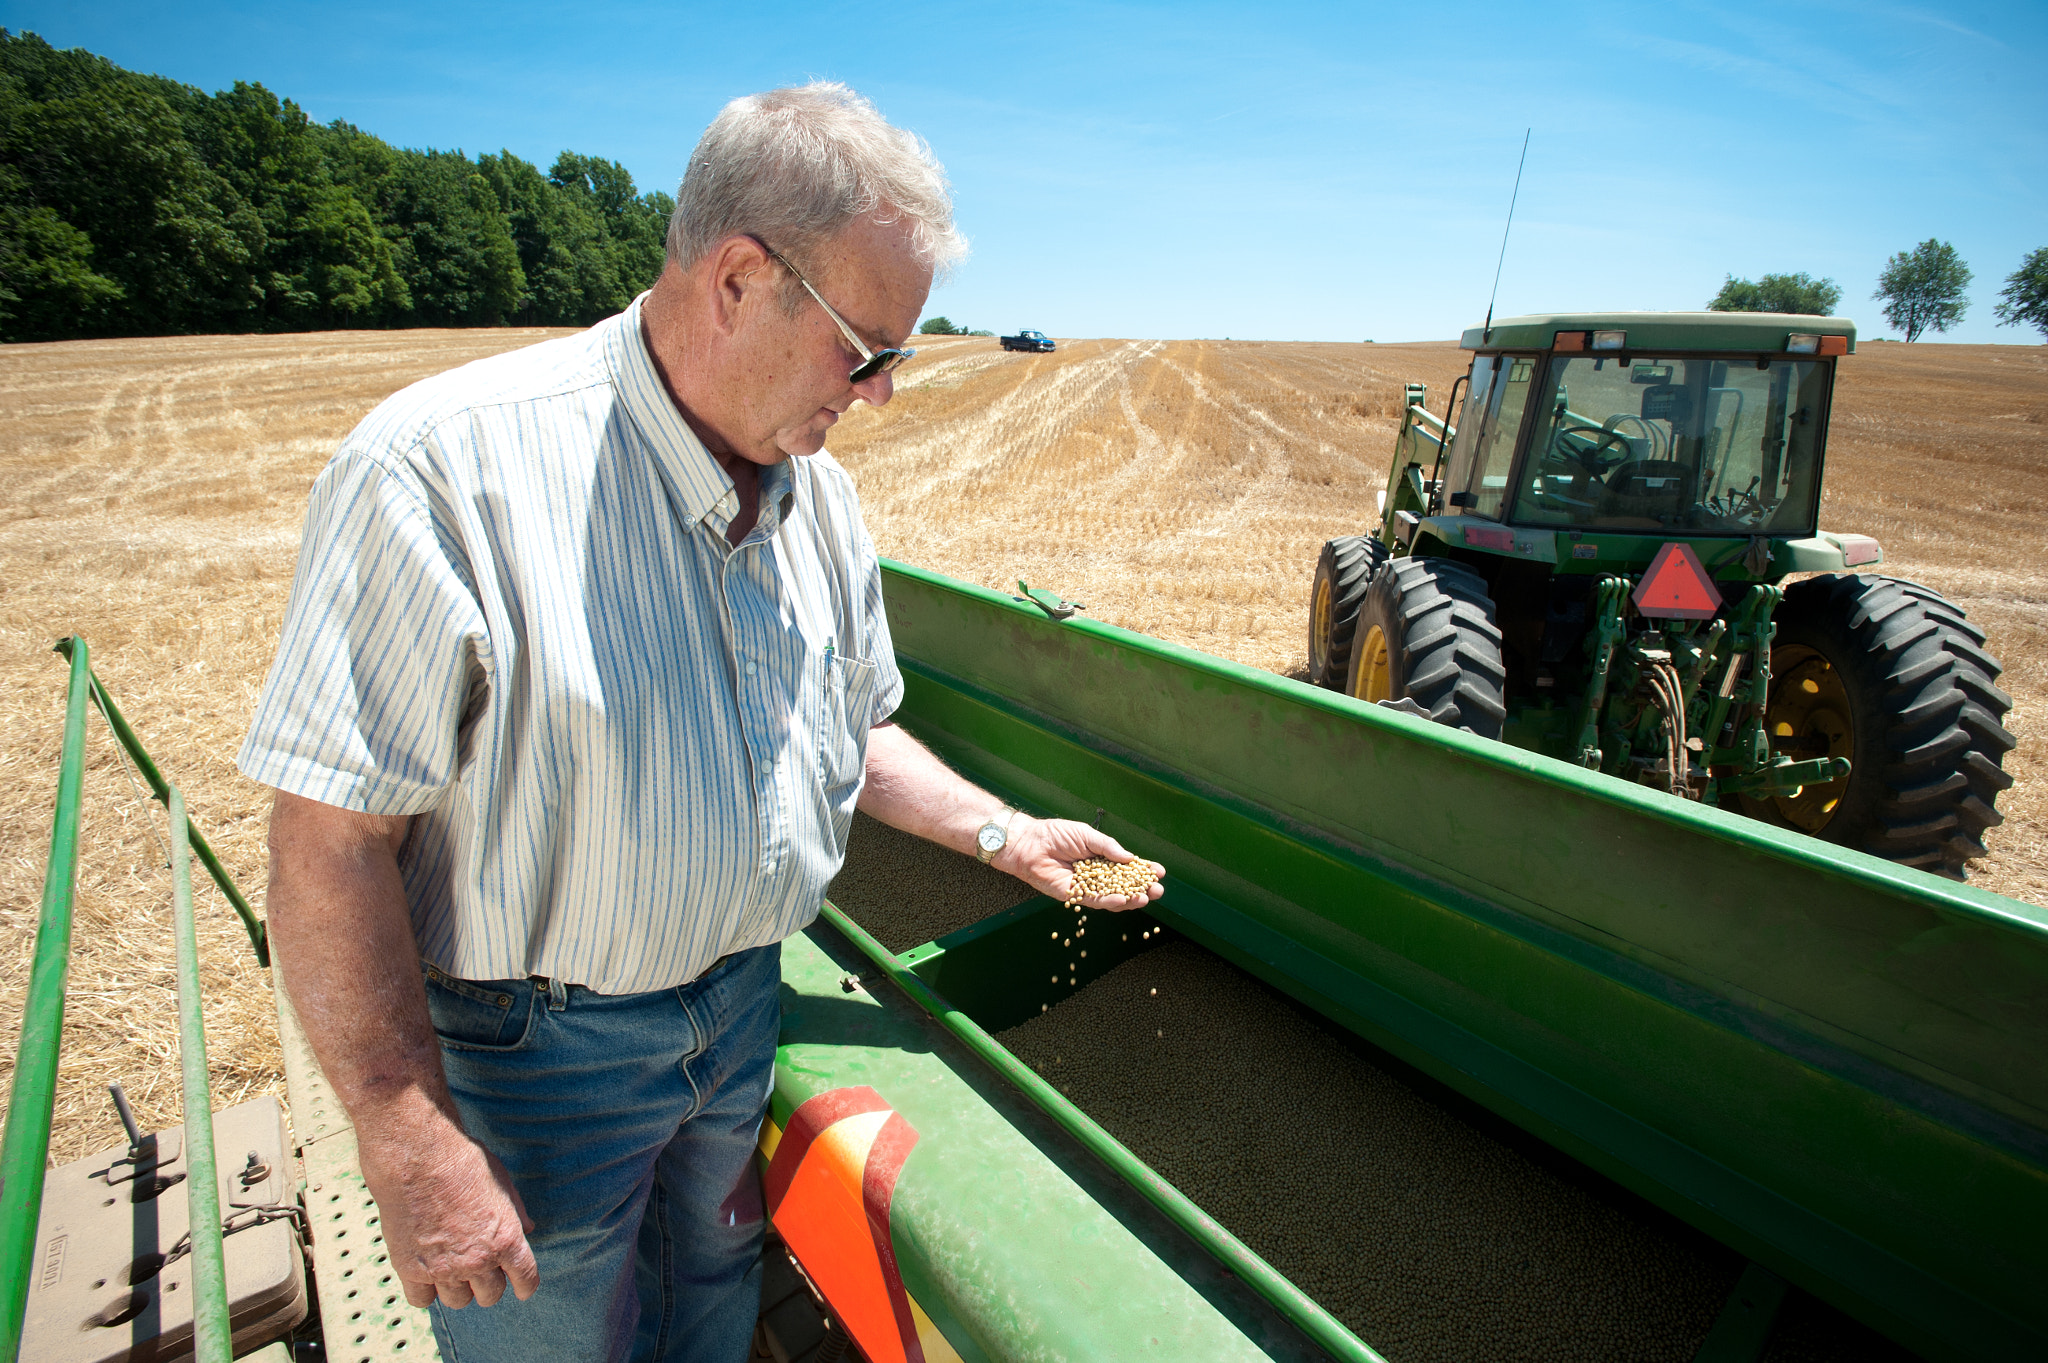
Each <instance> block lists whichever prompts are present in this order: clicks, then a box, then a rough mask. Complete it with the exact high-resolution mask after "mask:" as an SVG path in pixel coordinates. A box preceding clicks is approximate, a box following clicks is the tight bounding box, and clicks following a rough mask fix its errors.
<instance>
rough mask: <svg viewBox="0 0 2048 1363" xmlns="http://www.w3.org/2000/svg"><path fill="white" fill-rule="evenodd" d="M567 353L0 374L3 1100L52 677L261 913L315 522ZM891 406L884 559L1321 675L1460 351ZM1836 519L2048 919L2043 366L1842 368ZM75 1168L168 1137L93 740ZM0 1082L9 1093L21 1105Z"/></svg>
mask: <svg viewBox="0 0 2048 1363" xmlns="http://www.w3.org/2000/svg"><path fill="white" fill-rule="evenodd" d="M549 334H553V333H547V332H540V331H412V332H393V333H363V332H347V333H330V334H319V335H310V336H285V337H188V338H172V339H152V340H126V341H88V342H67V343H61V344H53V345H32V346H9V347H6V348H4V349H0V423H4V427H0V428H4V429H5V431H6V433H7V434H6V438H5V440H4V442H0V980H4V983H0V1067H4V1066H7V1065H11V1061H12V1057H13V1052H14V1045H15V1038H16V1034H17V1030H18V1027H19V1010H20V1006H21V999H22V994H23V991H24V989H25V987H26V983H27V979H28V973H29V962H30V958H31V954H32V950H33V939H34V932H35V924H36V918H37V905H38V902H39V899H40V895H41V890H42V881H43V859H44V855H45V849H46V847H47V843H48V839H49V832H50V826H49V820H50V810H51V802H52V799H53V796H54V790H55V782H56V768H57V756H58V750H59V747H60V743H61V733H60V729H61V724H62V710H63V680H64V671H63V664H62V662H61V660H59V659H58V658H56V657H55V656H53V655H52V654H51V653H50V652H49V648H50V644H51V642H52V641H53V640H55V639H57V638H58V637H60V636H63V635H67V634H73V633H76V634H79V635H81V636H83V637H84V638H85V639H87V640H88V641H89V643H90V644H91V646H92V649H93V660H94V664H95V666H96V668H97V669H98V671H99V674H100V676H101V677H102V678H103V679H104V680H105V682H106V684H107V686H108V688H109V689H110V691H111V692H112V694H113V695H114V697H115V698H116V700H117V701H119V702H120V703H121V704H122V705H123V707H124V708H125V709H126V710H127V711H128V714H129V716H130V718H131V719H132V720H133V721H134V723H135V725H136V727H137V729H138V730H139V731H140V733H141V734H142V736H143V739H144V741H145V743H147V744H148V745H149V747H150V750H151V751H152V753H153V754H154V755H155V756H156V757H157V759H158V761H159V762H160V763H161V764H162V765H163V767H164V768H165V770H166V772H167V773H168V774H169V775H170V776H171V778H172V779H173V780H175V781H177V782H178V783H179V784H180V785H181V786H182V788H183V789H184V791H185V793H186V796H187V799H188V800H189V802H190V804H191V807H192V810H193V814H194V817H195V820H196V821H197V822H198V824H199V826H200V827H201V829H202V830H203V831H204V832H205V834H206V835H207V836H208V837H209V838H210V839H212V840H213V842H214V844H215V845H216V846H217V847H218V848H219V849H220V852H221V854H222V857H223V859H224V860H225V861H226V862H227V864H228V866H229V869H230V870H231V872H232V873H233V874H234V876H235V877H236V878H237V880H238V881H239V882H240V883H241V884H242V885H243V886H244V888H245V889H246V890H247V891H248V892H249V893H250V895H251V897H252V898H253V899H255V900H256V902H257V904H258V905H259V907H260V905H261V903H262V889H263V881H264V866H263V857H264V854H263V823H264V818H265V815H266V812H267V808H268V794H267V792H266V791H264V790H263V789H261V788H259V787H256V786H254V785H252V784H250V783H249V782H247V781H245V780H244V779H243V778H242V777H241V776H240V775H239V774H238V773H237V772H236V771H235V768H234V764H233V757H234V750H235V747H236V745H237V744H238V743H239V741H240V739H241V735H242V732H243V730H244V727H245V726H246V724H247V722H248V718H249V715H250V713H251V711H252V709H253V707H254V702H255V698H256V694H257V692H258V690H259V689H260V687H261V685H262V682H263V677H264V674H265V672H266V670H267V668H268V666H269V662H270V657H271V653H272V651H273V649H274V647H275V642H276V638H277V632H278V627H279V622H280V620H281V618H282V615H283V610H284V604H285V596H286V592H287V589H288V588H289V585H290V580H291V571H292V563H293V558H294V556H295V553H296V550H297V544H298V537H299V527H300V520H301V516H302V514H303V509H304V502H305V494H306V489H307V487H308V485H309V484H310V483H311V481H312V479H313V477H314V476H315V474H317V473H318V472H319V469H320V467H321V466H322V464H323V463H325V461H326V459H327V457H328V455H329V454H330V452H331V451H332V449H333V447H334V445H335V443H336V442H337V441H338V440H339V439H340V437H341V436H342V435H343V434H344V433H345V432H346V431H347V430H348V429H349V427H350V426H352V425H353V424H354V423H355V422H356V421H357V420H358V419H359V418H360V417H361V416H362V415H363V414H364V413H366V412H367V411H369V409H370V408H371V407H372V406H373V405H375V403H376V402H377V401H378V400H379V399H381V398H382V397H384V396H385V395H387V394H389V393H390V392H392V391H394V390H395V389H397V388H399V387H401V386H403V385H404V384H406V383H408V382H411V381H412V380H414V379H417V378H420V377H423V376H425V375H427V374H431V373H434V372H437V371H439V370H442V369H445V368H448V367H450V366H452V365H455V364H459V363H462V362H464V361H467V360H470V359H474V358H477V357H479V356H482V355H486V354H491V353H494V352H497V351H501V350H507V349H511V348H513V347H515V346H520V345H526V344H531V343H532V342H534V341H537V340H540V339H543V338H544V337H545V336H547V335H549ZM921 339H922V340H923V341H924V342H925V344H923V345H921V347H920V353H919V355H918V357H917V359H916V360H914V361H913V362H912V363H911V364H910V365H909V366H907V367H906V368H905V369H904V370H902V371H900V375H899V377H900V378H901V380H902V382H901V384H900V385H899V390H898V397H897V399H896V401H894V402H892V403H891V404H890V405H888V406H887V407H885V408H880V409H867V408H862V409H858V410H856V411H855V412H854V413H852V414H850V415H849V416H848V417H847V419H846V420H845V421H844V422H842V424H841V425H840V427H839V429H838V430H837V431H836V432H835V433H834V439H833V441H832V442H831V448H832V449H833V451H834V453H835V454H836V455H837V456H838V457H839V458H840V459H841V460H842V461H843V462H844V463H845V464H846V465H847V467H848V468H849V469H851V470H852V471H853V474H854V477H855V478H856V480H857V481H858V483H859V486H860V489H861V495H862V497H863V499H864V502H865V505H866V512H867V517H868V522H869V525H870V526H871V528H872V529H873V532H874V535H875V540H876V543H877V545H878V546H879V547H880V549H881V552H882V553H884V554H885V555H888V556H890V557H893V558H898V559H904V560H908V561H911V562H915V563H918V564H921V565H924V566H926V567H930V568H934V569H937V570H938V571H940V572H944V573H949V574H952V575H954V576H957V577H961V578H966V579H969V580H972V581H975V582H980V583H983V584H985V585H988V586H994V587H1009V586H1010V585H1011V584H1012V583H1013V582H1014V581H1015V579H1017V578H1020V577H1021V578H1025V579H1027V580H1029V581H1030V582H1031V583H1032V584H1033V585H1034V586H1043V587H1049V588H1052V589H1053V590H1056V591H1059V592H1061V593H1062V594H1064V595H1066V596H1068V597H1071V598H1077V599H1079V600H1081V601H1084V602H1086V603H1088V606H1089V608H1090V613H1091V614H1092V615H1094V616H1096V617H1097V618H1099V619H1103V620H1107V621H1110V622H1112V623H1115V624H1119V625H1124V626H1127V627H1129V628H1132V629H1138V630H1143V631H1145V632H1147V633H1151V634H1155V635H1158V636H1160V637H1163V638H1167V639H1171V640H1174V641H1176V642H1179V643H1184V644H1188V645H1191V646H1193V647H1195V648H1199V649H1203V650H1206V651H1208V652H1211V653H1216V654H1220V655H1222V656H1225V657H1229V658H1234V659H1237V660H1239V661H1241V662H1245V663H1248V664H1252V665H1254V666H1258V667H1263V668H1267V669H1270V670H1272V671H1276V672H1281V673H1290V672H1291V673H1297V674H1298V673H1299V672H1300V670H1301V668H1302V666H1303V663H1304V662H1305V657H1306V642H1305V632H1306V620H1307V597H1308V589H1309V581H1310V577H1311V575H1312V573H1313V570H1314V566H1315V559H1316V553H1317V550H1318V548H1319V546H1320V545H1321V543H1322V541H1323V540H1325V539H1327V538H1329V537H1331V536H1333V535H1338V534H1344V533H1353V532H1355V531H1357V530H1359V529H1361V528H1363V527H1364V526H1365V525H1366V523H1367V522H1368V520H1369V519H1370V516H1371V511H1372V507H1373V493H1374V492H1375V491H1376V490H1377V489H1378V488H1379V486H1380V485H1381V483H1382V481H1383V480H1384V478H1385V476H1386V471H1387V464H1388V461H1389V459H1390V456H1391V448H1392V438H1393V433H1394V430H1395V427H1396V423H1397V419H1398V414H1399V411H1400V405H1401V394H1402V385H1403V383H1404V382H1406V381H1409V380H1421V381H1424V382H1426V383H1428V385H1429V393H1430V403H1431V407H1432V409H1433V410H1437V411H1441V410H1442V403H1443V401H1444V398H1445V397H1446V396H1447V395H1448V392H1449V388H1450V383H1451V380H1452V379H1453V378H1454V377H1455V376H1456V375H1457V374H1458V373H1460V372H1462V371H1463V368H1464V365H1463V359H1462V357H1461V356H1460V354H1459V352H1458V351H1457V350H1456V349H1455V348H1453V347H1452V346H1450V345H1444V344H1417V345H1380V346H1372V345H1347V344H1309V343H1299V344H1297V343H1283V342H1250V341H1171V342H1169V341H1125V340H1076V341H1063V342H1062V343H1061V345H1060V349H1059V350H1058V351H1057V352H1056V353H1054V354H1051V355H1012V354H1005V353H1004V352H1002V351H1001V350H1000V349H999V348H998V347H997V345H996V343H995V342H994V341H992V340H980V339H959V340H950V339H948V340H940V339H937V338H921ZM1842 373H1843V377H1842V382H1841V388H1840V392H1839V395H1838V398H1837V402H1836V409H1835V416H1834V426H1833V434H1832V439H1831V447H1830V452H1829V470H1828V483H1827V486H1828V492H1827V500H1826V503H1825V511H1824V515H1823V522H1824V524H1826V525H1828V526H1829V527H1830V528H1837V529H1843V530H1856V531H1861V532H1864V533H1868V534H1872V535H1875V536H1877V537H1878V539H1880V540H1881V541H1882V542H1883V544H1884V546H1885V551H1886V562H1885V566H1884V571H1887V572H1891V573H1894V574H1897V575H1900V576H1906V577H1911V578H1914V579H1917V580H1919V581H1922V582H1925V583H1927V584H1928V585H1930V586H1934V587H1936V588H1938V589H1940V590H1941V591H1943V592H1945V593H1947V594H1948V595H1950V596H1951V597H1953V598H1955V599H1956V600H1957V601H1959V602H1960V603H1962V604H1963V605H1964V606H1965V607H1966V608H1967V609H1968V611H1969V613H1970V616H1971V618H1972V619H1973V620H1975V621H1976V622H1978V623H1979V624H1980V625H1981V626H1983V627H1984V628H1985V629H1986V630H1987V631H1988V632H1989V634H1990V647H1991V650H1992V652H1993V653H1994V654H1996V655H1997V656H1999V657H2000V658H2001V659H2002V660H2003V661H2004V663H2005V667H2006V674H2005V678H2004V683H2003V684H2004V685H2005V686H2006V688H2007V689H2008V690H2009V691H2011V692H2012V693H2013V696H2014V701H2015V708H2014V713H2013V716H2012V717H2011V719H2010V720H2009V721H2008V724H2009V727H2011V728H2012V729H2013V731H2014V732H2015V733H2017V734H2018V735H2019V736H2020V739H2021V744H2020V747H2019V749H2018V750H2017V751H2016V752H2014V753H2013V754H2011V755H2010V756H2009V757H2008V758H2007V760H2006V769H2007V770H2008V771H2010V772H2012V773H2013V774H2014V775H2015V776H2016V777H2017V784H2016V785H2015V786H2014V788H2013V790H2012V791H2011V792H2009V794H2008V795H2007V797H2006V798H2005V799H2004V800H2003V801H2001V808H2002V809H2003V810H2004V811H2005V813H2006V823H2005V824H2004V826H2003V827H2001V828H1998V829H1995V830H1993V833H1992V836H1991V839H1990V846H1991V851H1992V855H1991V856H1990V857H1989V858H1988V859H1986V861H1985V862H1983V863H1982V864H1981V865H1979V866H1978V867H1977V868H1976V883H1978V884H1979V885H1982V886H1984V887H1986V888H1988V889H1992V890H1995V891H1998V892H2000V893H2003V894H2009V895H2014V896H2016V897H2019V898H2022V899H2026V900H2029V901H2031V902H2033V903H2036V904H2043V905H2048V838H2044V836H2043V835H2044V831H2048V783H2044V782H2043V781H2042V780H2041V779H2040V777H2039V773H2040V772H2041V771H2042V769H2043V765H2044V759H2048V747H2044V738H2043V733H2044V726H2043V724H2042V722H2041V719H2040V717H2041V716H2042V715H2043V713H2044V705H2048V666H2044V664H2048V568H2044V567H2043V566H2042V563H2041V560H2040V557H2039V556H2038V555H2034V554H2032V553H2028V552H2026V551H2024V550H2022V551H2020V552H2015V550H2014V546H2022V545H2025V544H2027V543H2029V542H2030V537H2031V533H2032V532H2033V531H2034V528H2035V527H2037V526H2038V525H2040V524H2041V523H2042V522H2043V518H2044V516H2048V426H2044V422H2048V348H2037V347H2024V346H1946V345H1920V346H1911V347H1908V346H1905V345H1886V344H1876V345H1866V346H1865V347H1864V348H1863V350H1862V352H1861V353H1860V354H1858V355H1857V356H1855V357H1853V358H1852V359H1850V360H1849V361H1847V362H1845V364H1844V365H1843V370H1842ZM90 733H91V742H90V765H89V769H88V772H87V776H86V798H87V809H88V814H87V817H86V820H85V823H84V829H83V835H82V846H81V858H80V874H79V900H78V919H77V932H76V940H75V951H74V957H73V964H72V969H71V992H70V1005H69V1010H68V1013H67V1020H66V1030H65V1049H64V1062H63V1067H62V1071H61V1073H60V1079H59V1097H58V1120H57V1129H56V1132H55V1136H54V1139H53V1143H52V1156H53V1158H55V1159H57V1160H60V1161H61V1160H65V1159H71V1158H75V1157H77V1156H79V1155H82V1154H84V1153H87V1152H88V1151H91V1150H94V1149H98V1148H101V1147H103V1146H106V1145H110V1144H114V1143H115V1142H116V1140H117V1138H118V1136H119V1130H118V1127H117V1126H116V1124H115V1120H114V1116H113V1112H112V1109H111V1107H110V1105H109V1104H108V1102H107V1099H106V1096H105V1092H104V1084H105V1083H106V1082H107V1081H109V1080H119V1081H121V1082H122V1083H123V1084H124V1085H125V1086H126V1088H127V1090H128V1092H129V1094H130V1096H131V1097H132V1098H133V1099H134V1100H135V1103H136V1108H137V1112H138V1115H139V1117H140V1118H141V1120H142V1121H143V1122H144V1123H145V1124H146V1125H150V1126H158V1125H164V1124H168V1123H171V1122H175V1121H176V1120H178V1093H177V1066H178V1061H177V1039H176V1037H177V1033H176V1021H175V1018H176V1006H175V997H176V995H175V980H174V975H173V954H172V939H171V930H170V920H169V908H168V902H169V885H168V876H167V875H166V873H165V872H164V871H163V869H162V865H163V860H164V854H163V851H162V846H163V839H164V838H165V836H166V833H165V825H164V821H163V818H162V815H161V812H160V811H157V810H154V809H153V808H152V807H150V806H147V805H145V804H143V803H142V802H140V801H138V799H137V798H136V795H135V785H134V782H133V778H132V776H131V775H130V774H129V773H127V772H126V770H125V768H124V766H123V765H122V763H121V762H120V761H119V760H117V758H116V756H115V749H114V748H113V746H112V744H111V742H110V740H109V739H108V738H107V736H106V733H105V730H104V728H103V727H102V726H99V725H98V724H97V722H96V721H95V725H94V727H93V728H92V730H90ZM200 920H201V939H202V952H203V953H204V956H205V960H206V968H205V972H204V979H203V987H204V992H205V994H206V1000H207V1021H208V1034H209V1037H210V1042H211V1046H212V1052H211V1060H212V1069H213V1074H214V1084H215V1103H216V1105H225V1104H227V1103H229V1102H233V1101H236V1100H238V1099H239V1098H241V1097H244V1096H247V1095H251V1094H254V1093H258V1092H263V1091H266V1090H273V1089H278V1088H280V1087H281V1084H282V1080H281V1077H280V1073H279V1059H278V1054H277V1047H276V1038H275V1034H274V1029H273V1026H272V1021H271V1017H270V1005H269V1000H268V997H267V994H266V993H265V992H264V990H263V989H261V988H258V987H257V986H258V985H259V984H260V983H261V979H260V975H261V972H260V971H258V970H257V968H256V967H255V965H254V963H253V961H252V960H251V958H250V954H249V952H248V950H247V947H246V944H245V943H244V942H243V941H242V940H241V935H240V934H241V930H240V927H239V925H238V924H237V923H236V921H235V920H234V918H233V916H232V914H231V913H230V912H229V911H228V910H227V908H226V906H225V904H224V902H223V901H221V900H220V898H219V897H218V896H217V895H215V894H213V893H212V892H211V890H203V892H202V895H201V899H200ZM8 1077H9V1076H8V1073H7V1072H6V1071H5V1069H4V1068H0V1083H4V1082H6V1080H7V1078H8Z"/></svg>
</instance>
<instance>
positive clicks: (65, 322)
mask: <svg viewBox="0 0 2048 1363" xmlns="http://www.w3.org/2000/svg"><path fill="white" fill-rule="evenodd" d="M204 98H205V96H203V95H201V94H200V93H199V92H198V91H196V90H191V89H190V88H189V87H185V86H180V85H177V84H176V83H174V82H171V81H166V80H160V79H158V78H156V77H153V76H138V75H136V74H134V73H132V72H127V71H123V70H121V69H120V68H119V67H117V66H115V65H114V64H113V63H111V62H109V61H107V60H105V59H104V58H101V57H95V56H93V55H92V54H90V53H88V52H82V51H75V50H74V51H68V52H60V51H58V50H56V49H55V48H53V47H51V46H50V45H49V44H48V43H46V42H44V41H43V40H42V39H41V38H39V37H37V36H36V35H34V34H32V33H30V34H22V35H19V36H15V35H12V34H7V33H4V32H0V172H4V174H0V182H4V183H0V190H4V193H5V196H6V197H5V203H6V205H7V208H8V209H9V210H10V212H9V213H8V214H7V215H6V216H7V217H8V219H9V222H8V225H7V228H6V229H5V231H6V235H7V239H8V241H7V247H6V248H5V254H7V255H8V257H9V260H8V263H7V265H6V266H5V267H4V268H6V269H7V270H8V272H9V273H8V283H7V291H8V292H11V293H13V294H15V295H16V297H15V299H14V300H13V301H11V302H8V303H7V304H6V307H7V309H8V312H9V319H10V320H9V321H8V323H7V330H6V332H5V335H7V336H8V337H10V338H12V339H53V338H57V337H63V336H90V335H106V334H110V333H114V334H129V335H134V334H156V333H163V332H173V331H185V330H191V329H195V328H199V327H216V328H217V327H223V326H227V327H232V326H236V325H239V324H242V323H243V322H244V321H245V320H246V319H247V318H249V317H251V316H253V315H254V313H255V311H256V309H257V307H258V305H259V304H260V302H261V299H262V291H261V289H260V287H259V286H258V285H257V282H256V279H255V265H256V258H257V255H258V253H259V249H260V246H261V244H262V239H263V225H262V223H261V222H260V221H259V220H258V219H257V218H256V217H255V216H254V215H253V214H251V213H249V212H247V211H246V205H244V204H242V203H240V202H239V201H238V196H236V195H234V194H233V193H232V192H231V191H229V190H228V189H227V187H225V186H224V185H222V183H221V182H220V180H219V178H218V177H217V176H215V175H214V174H213V173H212V171H211V169H210V168H209V167H208V166H207V165H206V163H205V161H204V159H203V158H202V157H201V156H200V155H199V154H198V152H197V150H196V149H195V148H194V147H193V146H192V144H191V142H190V141H189V140H188V139H187V137H186V130H185V125H184V120H183V118H182V116H181V106H184V105H188V104H189V103H190V102H191V101H193V100H203V99H204ZM38 210H48V212H47V213H42V212H38ZM53 218H54V220H55V221H53ZM56 222H61V223H63V224H64V225H65V227H66V228H68V229H69V230H68V231H60V230H58V229H57V227H56ZM53 253H54V254H53ZM95 280H97V281H103V283H95V282H94V281H95ZM106 285H112V286H113V287H112V288H108V287H106ZM78 302H84V303H85V304H86V306H85V307H84V309H83V310H82V311H80V310H73V309H72V308H71V307H70V305H71V304H73V303H78Z"/></svg>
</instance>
